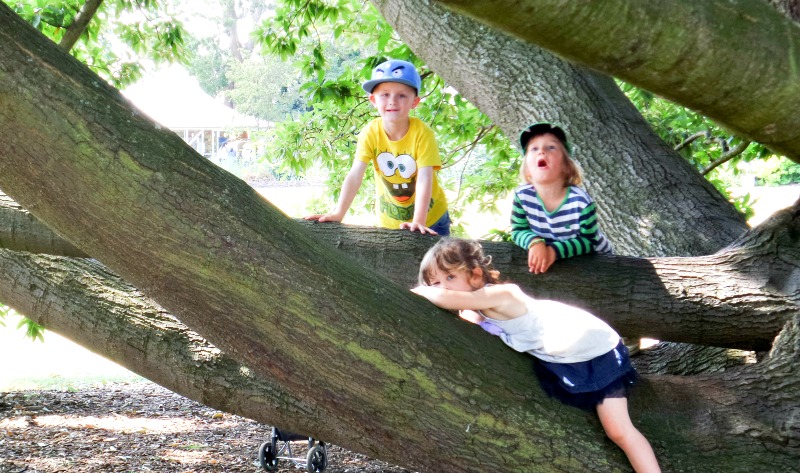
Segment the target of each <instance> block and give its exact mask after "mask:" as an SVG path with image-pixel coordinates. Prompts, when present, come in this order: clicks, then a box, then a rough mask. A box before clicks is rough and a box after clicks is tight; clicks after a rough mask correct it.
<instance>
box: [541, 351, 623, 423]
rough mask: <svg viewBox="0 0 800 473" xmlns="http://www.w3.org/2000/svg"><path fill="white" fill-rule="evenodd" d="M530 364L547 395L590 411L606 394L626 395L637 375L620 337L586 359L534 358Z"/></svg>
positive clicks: (607, 395)
mask: <svg viewBox="0 0 800 473" xmlns="http://www.w3.org/2000/svg"><path fill="white" fill-rule="evenodd" d="M533 367H534V370H535V371H536V375H537V377H538V378H539V383H540V384H541V385H542V389H544V391H545V392H546V393H547V394H548V395H549V396H551V397H554V398H556V399H558V400H560V401H561V402H563V403H564V404H567V405H570V406H573V407H578V408H580V409H583V410H586V411H594V410H595V409H596V408H597V405H598V404H600V403H602V402H603V399H605V398H608V397H625V398H627V397H628V396H629V395H630V389H631V387H632V386H633V384H634V383H635V382H636V378H637V374H636V369H635V368H634V367H633V366H631V359H630V357H629V356H628V349H627V348H626V347H625V344H624V343H622V340H620V342H619V344H618V345H617V346H616V348H614V349H613V350H611V351H609V352H608V353H605V354H603V355H600V356H598V357H595V358H592V359H591V360H588V361H580V362H577V363H552V362H549V361H543V360H540V359H538V358H534V362H533Z"/></svg>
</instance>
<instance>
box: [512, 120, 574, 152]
mask: <svg viewBox="0 0 800 473" xmlns="http://www.w3.org/2000/svg"><path fill="white" fill-rule="evenodd" d="M547 133H550V134H552V135H554V136H555V137H556V138H558V140H559V141H561V144H563V145H564V147H565V148H567V152H570V153H571V152H572V147H571V146H570V144H569V140H567V134H566V133H565V132H564V130H563V129H562V128H561V127H560V126H558V125H553V124H552V123H544V122H542V123H534V124H533V125H531V126H529V127H528V128H526V129H525V130H523V131H522V133H520V134H519V147H520V149H521V150H522V154H525V147H526V146H527V145H528V142H529V141H530V140H531V138H533V137H534V136H540V135H544V134H547Z"/></svg>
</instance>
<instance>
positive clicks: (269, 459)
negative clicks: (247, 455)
mask: <svg viewBox="0 0 800 473" xmlns="http://www.w3.org/2000/svg"><path fill="white" fill-rule="evenodd" d="M258 461H259V463H261V468H263V469H265V470H267V471H275V470H277V469H278V459H277V458H275V445H273V443H272V442H271V441H270V442H264V443H262V444H261V446H260V447H259V448H258Z"/></svg>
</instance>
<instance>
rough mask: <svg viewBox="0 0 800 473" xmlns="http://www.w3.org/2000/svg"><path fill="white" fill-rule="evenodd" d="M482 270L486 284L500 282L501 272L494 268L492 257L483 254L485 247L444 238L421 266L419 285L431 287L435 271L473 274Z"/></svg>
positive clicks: (432, 249)
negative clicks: (473, 271)
mask: <svg viewBox="0 0 800 473" xmlns="http://www.w3.org/2000/svg"><path fill="white" fill-rule="evenodd" d="M475 268H480V270H481V272H482V274H483V282H484V284H496V283H498V282H500V272H499V271H497V270H495V269H494V268H493V267H492V257H491V256H486V255H484V254H483V247H481V245H480V243H478V242H477V241H475V240H464V239H461V238H442V239H441V240H439V242H438V243H436V244H435V245H433V246H432V247H431V248H430V249H429V250H428V252H427V253H425V256H423V257H422V262H421V263H420V264H419V284H421V285H423V286H430V284H431V276H432V274H433V272H434V271H435V270H437V269H438V270H439V271H445V272H448V273H453V272H456V271H466V272H472V270H474V269H475Z"/></svg>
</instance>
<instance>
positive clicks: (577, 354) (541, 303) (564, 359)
mask: <svg viewBox="0 0 800 473" xmlns="http://www.w3.org/2000/svg"><path fill="white" fill-rule="evenodd" d="M525 297H526V298H527V299H528V301H527V303H526V306H527V307H528V312H527V313H525V314H523V315H520V316H519V317H517V318H514V319H511V320H496V319H492V318H490V317H486V316H485V315H484V317H486V320H489V321H491V322H492V323H493V324H495V325H497V326H498V327H500V328H501V329H502V330H503V333H501V334H500V338H501V339H502V340H503V342H505V344H506V345H508V346H510V347H511V348H513V349H514V350H516V351H519V352H528V353H530V354H531V355H533V356H535V357H537V358H539V359H540V360H544V361H549V362H552V363H575V362H579V361H588V360H591V359H592V358H595V357H597V356H600V355H603V354H605V353H607V352H609V351H611V350H612V349H613V348H614V347H616V346H617V344H618V343H619V340H620V337H619V334H618V333H617V332H615V331H614V329H613V328H611V327H610V326H609V325H608V324H607V323H605V322H603V321H602V320H600V319H599V318H597V317H595V316H594V315H592V314H590V313H589V312H586V311H585V310H583V309H579V308H577V307H573V306H571V305H567V304H564V303H563V302H558V301H551V300H539V299H534V298H532V297H530V296H528V295H526V296H525Z"/></svg>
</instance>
